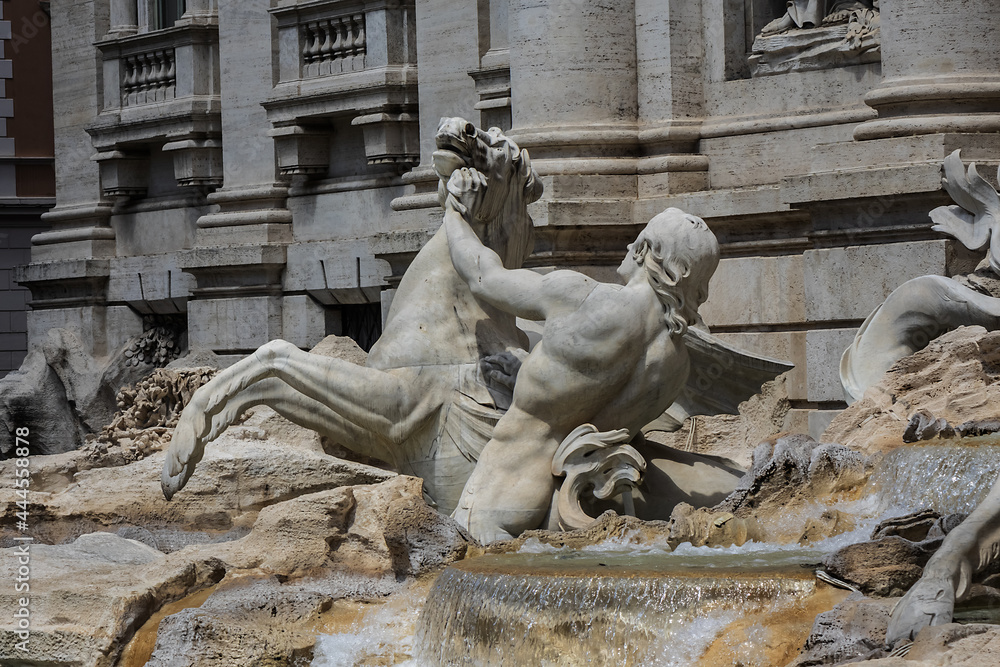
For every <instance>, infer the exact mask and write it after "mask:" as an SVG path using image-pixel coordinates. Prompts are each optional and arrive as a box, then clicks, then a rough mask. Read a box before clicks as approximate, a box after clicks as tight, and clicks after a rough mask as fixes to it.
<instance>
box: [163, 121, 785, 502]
mask: <svg viewBox="0 0 1000 667" xmlns="http://www.w3.org/2000/svg"><path fill="white" fill-rule="evenodd" d="M436 144H437V150H436V151H435V152H434V155H433V162H434V168H435V170H436V172H437V174H438V177H439V201H440V203H441V204H442V206H444V205H445V204H446V203H447V198H448V196H449V193H448V190H447V184H448V183H449V179H451V177H452V175H453V174H454V173H456V171H459V170H462V169H472V170H475V172H476V173H478V174H482V175H483V176H484V178H485V180H486V181H487V182H488V183H489V187H488V188H483V190H482V192H481V194H480V197H479V200H478V201H477V203H476V206H475V213H474V216H473V217H472V218H471V219H470V224H471V225H472V227H474V228H475V232H474V234H475V235H476V237H477V238H478V239H479V240H480V241H481V243H482V244H483V247H485V248H489V249H490V251H491V252H493V253H495V255H496V256H497V257H498V258H499V261H500V262H501V264H502V266H503V267H504V268H505V269H517V268H519V267H520V266H521V264H522V263H523V261H524V260H525V258H526V257H527V256H528V255H529V254H530V253H531V251H532V249H533V236H532V229H533V228H532V222H531V218H530V217H529V215H528V212H527V206H528V204H529V203H531V202H533V201H535V200H537V199H538V198H539V197H540V196H541V194H542V186H541V183H540V181H539V178H538V176H537V174H536V172H535V171H534V170H533V169H532V167H531V163H530V159H529V157H528V154H527V152H526V151H523V150H520V149H519V148H518V146H517V145H516V143H514V142H513V141H511V140H510V139H509V138H507V137H505V136H504V135H503V133H502V132H501V131H500V130H497V129H491V130H490V131H489V132H484V131H483V130H481V129H478V128H476V127H475V126H473V125H472V124H471V123H468V122H466V121H464V120H462V119H460V118H446V119H443V120H442V122H441V125H440V127H439V130H438V133H437V136H436ZM527 344H528V341H527V336H526V335H525V334H524V333H523V332H522V331H521V330H520V329H518V327H517V326H516V323H515V314H514V313H511V312H509V309H507V310H505V309H504V308H502V307H498V305H497V304H496V303H495V302H494V301H491V300H490V299H484V298H481V296H477V295H475V294H474V293H473V291H472V290H470V288H469V285H468V283H467V281H466V280H465V279H463V278H462V277H461V276H460V275H459V273H458V272H457V271H456V268H455V266H454V264H453V263H452V259H451V255H450V250H449V239H448V235H447V233H446V231H445V228H444V227H442V228H441V229H439V230H438V232H437V233H436V234H435V235H434V236H433V238H432V239H431V240H430V241H429V242H428V243H427V244H426V245H425V246H424V247H423V249H421V251H420V252H419V253H418V254H417V256H416V257H415V258H414V260H413V262H412V264H411V265H410V267H409V269H408V270H407V272H406V274H405V275H404V277H403V279H402V281H401V282H400V285H399V288H398V290H397V292H396V295H395V297H394V299H393V304H392V307H391V309H390V311H389V313H388V316H387V322H386V326H385V328H384V332H383V334H382V337H381V338H380V339H379V341H378V342H377V343H376V344H375V346H374V347H373V348H372V350H371V352H370V354H369V356H368V361H367V365H366V366H363V367H362V366H357V365H354V364H351V363H349V362H346V361H342V360H338V359H332V358H327V357H322V356H319V355H313V354H310V353H308V352H304V351H302V350H300V349H298V348H297V347H295V346H294V345H292V344H290V343H287V342H284V341H280V340H278V341H272V342H270V343H267V344H266V345H264V346H262V347H261V348H260V349H258V350H257V351H256V352H255V353H254V354H252V355H250V356H249V357H247V358H245V359H243V360H241V361H239V362H237V363H236V364H234V365H233V366H231V367H230V368H228V369H225V370H223V371H221V372H220V373H219V374H218V375H217V376H216V377H215V378H213V379H212V380H211V381H210V382H209V383H207V384H206V385H204V386H203V387H201V388H200V389H199V390H198V391H197V392H195V394H194V396H193V397H192V399H191V401H190V403H189V404H188V406H187V407H186V408H185V409H184V412H183V413H182V416H181V419H180V421H179V423H178V425H177V428H176V429H175V432H174V435H173V439H172V440H171V443H170V448H169V450H168V452H167V459H166V462H165V465H164V470H163V475H162V487H163V492H164V495H165V496H166V497H167V498H168V499H169V498H170V497H172V496H173V495H174V494H175V493H177V492H178V491H179V490H180V489H181V488H182V487H183V486H184V485H185V483H186V482H187V480H188V479H189V478H190V477H191V475H192V473H193V472H194V469H195V466H196V465H197V464H198V462H199V461H200V460H201V458H202V456H203V454H204V451H205V447H206V445H207V444H209V443H210V442H211V441H212V440H213V439H215V438H216V437H218V435H219V434H220V433H222V432H223V431H224V430H225V429H226V428H227V427H228V426H229V425H230V424H232V423H234V422H235V421H236V420H237V419H238V418H239V416H240V415H241V414H242V413H243V411H245V410H246V409H247V408H249V407H251V406H254V405H260V404H266V405H268V406H270V407H271V408H273V409H274V410H276V411H277V412H278V413H279V414H281V415H283V416H284V417H286V418H287V419H289V420H290V421H292V422H295V423H297V424H299V425H302V426H304V427H306V428H310V429H312V430H315V431H317V432H318V433H320V434H322V435H324V436H327V437H328V438H330V439H331V440H333V441H334V442H336V443H338V444H340V445H343V446H345V447H347V448H349V449H351V450H353V451H356V452H358V453H360V454H364V455H366V456H370V457H374V458H377V459H380V460H383V461H385V462H387V463H389V464H390V465H392V466H394V467H395V468H396V470H398V471H399V472H400V473H403V474H409V475H414V476H418V477H422V478H423V479H424V489H425V492H426V494H427V496H428V498H429V500H430V501H431V502H433V503H435V504H436V506H437V507H438V509H439V510H441V511H442V512H448V513H450V512H452V511H453V510H454V509H455V508H456V507H457V505H458V502H459V498H460V496H461V495H462V492H463V489H464V488H465V486H466V482H467V481H468V479H469V477H470V475H471V474H472V472H473V470H474V469H475V468H476V465H477V461H478V460H479V458H480V455H481V452H482V450H483V448H484V447H485V446H486V445H487V443H488V442H489V441H490V439H491V437H492V436H493V432H494V427H495V426H496V425H497V422H498V421H499V420H500V419H501V417H502V416H503V415H504V414H505V412H507V410H508V408H510V406H511V401H512V396H513V390H514V387H515V379H516V376H517V374H518V369H519V368H520V365H521V361H522V360H523V359H525V358H526V357H527V355H528V352H527ZM684 345H685V347H686V348H687V349H688V351H689V358H690V365H691V368H692V372H691V373H689V374H685V377H686V378H687V382H686V384H684V386H683V387H682V388H681V391H680V392H679V396H678V399H677V401H676V402H675V403H674V405H673V406H672V407H671V412H670V415H672V418H673V419H674V420H676V421H679V420H682V419H683V418H684V417H685V416H686V415H689V414H691V415H695V414H718V413H724V412H730V413H735V411H736V407H737V405H738V404H739V403H740V402H741V401H743V400H746V399H747V398H749V397H750V396H752V395H753V394H755V393H756V392H757V391H759V388H760V385H761V384H762V383H763V382H765V381H767V380H770V379H773V378H774V377H775V376H776V375H778V374H779V373H781V372H784V371H785V370H788V368H790V366H788V365H787V364H783V363H781V362H776V361H773V360H769V359H764V358H761V357H754V356H751V355H746V354H743V353H740V352H739V351H737V350H734V349H732V348H730V347H728V346H726V345H724V344H722V343H721V341H718V340H717V339H714V338H713V337H711V336H710V335H709V334H707V333H705V332H703V331H695V329H694V327H692V328H690V329H689V330H688V333H687V334H685V335H684ZM722 377H725V381H724V382H719V379H720V378H722ZM672 393H677V392H672ZM627 426H628V427H629V428H630V429H631V428H632V424H629V425H627ZM571 458H572V457H569V458H567V459H565V460H564V461H563V464H566V466H568V467H573V466H572V465H569V464H571V463H572V461H571V460H570V459H571ZM546 465H547V466H551V465H552V464H551V463H547V464H546ZM560 465H562V464H560ZM566 466H563V467H566ZM548 474H549V475H551V474H552V473H551V472H549V473H548ZM564 505H565V503H564ZM660 518H663V517H660Z"/></svg>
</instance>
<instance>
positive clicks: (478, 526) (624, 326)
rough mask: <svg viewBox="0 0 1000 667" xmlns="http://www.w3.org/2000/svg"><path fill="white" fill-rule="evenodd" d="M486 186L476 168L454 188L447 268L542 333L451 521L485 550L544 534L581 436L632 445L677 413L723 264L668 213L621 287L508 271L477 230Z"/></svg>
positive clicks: (638, 246) (635, 250)
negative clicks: (608, 436)
mask: <svg viewBox="0 0 1000 667" xmlns="http://www.w3.org/2000/svg"><path fill="white" fill-rule="evenodd" d="M487 187H488V185H487V183H486V177H485V176H483V175H482V174H481V173H479V172H478V171H476V170H474V169H459V170H457V171H456V172H455V173H454V174H453V175H452V177H451V179H450V180H449V182H448V191H449V197H448V201H447V203H446V207H445V222H444V225H445V229H446V231H447V235H448V244H449V247H450V252H451V258H452V262H453V263H454V265H455V269H456V271H457V272H458V274H459V275H460V276H461V277H462V279H463V280H465V281H466V283H468V285H469V288H470V290H471V291H472V293H473V294H474V295H475V296H476V297H477V298H479V299H481V300H482V301H484V302H486V303H489V304H491V305H492V306H495V307H496V308H498V309H500V310H502V311H505V312H508V313H511V314H513V315H516V316H518V317H522V318H525V319H529V320H544V322H545V324H544V329H543V334H542V340H541V342H540V343H539V344H538V345H537V346H535V348H534V349H533V350H532V352H531V353H530V354H529V355H528V356H527V358H526V359H525V361H524V363H523V364H522V366H521V369H520V373H519V375H518V378H517V383H516V385H515V387H514V396H513V403H512V405H511V407H510V409H509V410H508V411H507V413H506V414H505V415H504V416H503V417H502V418H501V419H500V421H499V422H498V423H497V425H496V428H495V429H494V431H493V438H492V439H491V440H490V441H489V442H488V443H487V444H486V446H485V448H484V449H483V451H482V453H481V454H480V457H479V464H478V465H477V466H476V468H475V470H474V471H473V473H472V475H471V476H470V477H469V481H468V482H467V484H466V486H465V489H464V491H463V492H462V496H461V498H460V499H459V504H458V508H457V509H456V510H455V513H454V516H455V518H456V519H457V520H458V521H459V523H461V524H463V525H465V526H466V527H467V528H468V529H469V531H470V532H471V533H472V534H473V536H475V537H476V538H477V539H479V540H480V541H483V542H488V541H492V540H496V539H504V538H509V537H511V536H514V535H517V534H519V533H521V532H522V531H524V530H527V529H531V528H536V527H538V526H539V525H540V524H541V522H542V521H543V520H544V519H545V517H546V515H547V513H548V512H549V508H550V506H551V504H552V496H553V492H554V491H555V488H556V478H554V477H553V475H552V471H551V466H552V458H553V455H554V454H555V452H556V449H557V448H558V447H559V445H560V443H561V442H562V441H563V440H564V438H566V436H568V435H569V434H570V433H571V432H572V431H574V430H575V429H576V428H577V427H579V426H580V425H582V424H585V423H589V424H593V425H594V426H595V427H596V428H597V429H598V430H599V431H609V432H610V431H614V430H617V429H627V431H628V434H629V436H634V435H635V434H637V433H638V432H639V429H640V428H641V427H643V426H645V425H646V424H647V423H649V422H650V421H651V420H653V419H654V418H656V417H657V416H658V415H660V414H661V413H662V412H663V411H664V410H665V409H666V408H667V407H668V406H669V405H670V404H671V403H673V402H674V400H675V399H676V398H677V396H678V394H679V393H680V392H681V390H682V388H683V387H684V384H685V382H686V380H687V376H688V371H689V367H690V365H689V358H688V350H687V348H686V347H685V345H684V342H683V340H682V336H683V335H684V333H685V331H686V330H687V327H688V324H689V323H690V322H693V321H694V320H695V318H696V317H697V313H698V307H699V306H700V305H701V304H702V303H704V301H705V299H707V298H708V282H709V279H710V278H711V277H712V274H713V273H714V272H715V268H716V266H718V263H719V245H718V242H717V241H716V238H715V235H714V234H713V233H712V232H711V230H709V228H708V226H707V225H706V224H705V222H704V221H703V220H701V219H700V218H697V217H695V216H693V215H688V214H686V213H684V212H683V211H680V210H678V209H675V208H671V209H667V210H666V211H664V212H663V213H661V214H660V215H658V216H656V217H655V218H653V219H652V220H651V221H650V222H649V224H648V225H647V226H646V228H645V229H643V231H642V232H641V233H640V234H639V237H638V238H637V239H636V240H635V242H634V243H633V244H631V245H629V247H628V254H627V255H626V257H625V260H624V261H623V262H622V264H621V266H620V267H619V269H618V273H619V275H620V276H621V277H622V278H623V279H624V280H625V283H626V284H625V285H615V284H607V283H600V282H597V281H595V280H592V279H590V278H588V277H587V276H585V275H583V274H581V273H577V272H575V271H565V270H563V271H553V272H552V273H549V274H546V275H539V274H537V273H534V272H532V271H528V270H524V269H517V270H509V269H506V268H504V266H503V263H502V262H501V260H500V258H499V257H498V256H497V254H496V253H495V252H493V251H492V250H490V249H489V248H487V247H486V246H484V245H483V243H482V242H481V241H480V239H479V236H477V234H476V233H475V232H474V231H473V229H472V227H471V226H470V225H474V224H477V223H476V217H477V211H478V208H479V206H480V205H481V203H482V201H483V200H484V198H485V196H486V191H487Z"/></svg>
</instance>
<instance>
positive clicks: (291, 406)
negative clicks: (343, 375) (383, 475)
mask: <svg viewBox="0 0 1000 667" xmlns="http://www.w3.org/2000/svg"><path fill="white" fill-rule="evenodd" d="M256 405H266V406H268V407H269V408H271V409H272V410H274V411H275V412H277V413H278V414H279V415H281V416H282V417H284V418H285V419H287V420H288V421H290V422H292V423H294V424H298V425H299V426H301V427H303V428H307V429H309V430H311V431H315V432H316V433H319V434H320V435H322V436H325V437H327V438H330V439H332V440H334V441H335V442H337V443H338V444H342V445H344V446H345V447H347V448H348V449H350V450H351V451H354V452H357V453H358V454H363V455H364V456H368V457H372V458H376V459H379V460H382V461H385V462H387V463H390V464H393V465H396V461H395V454H394V452H391V451H389V449H388V448H387V447H385V446H384V445H383V444H381V443H380V442H378V441H379V438H378V437H377V435H375V434H372V433H371V432H370V431H367V430H365V429H363V428H361V427H359V426H357V425H356V424H353V423H351V422H349V421H347V420H346V419H344V418H343V417H341V416H340V415H339V414H337V413H336V412H334V411H333V410H331V409H330V408H329V407H327V406H326V405H324V404H323V403H320V402H319V401H316V400H313V399H312V398H309V397H308V396H306V395H304V394H300V393H299V392H297V391H296V390H295V389H293V388H292V387H290V386H288V385H287V384H285V383H284V382H282V381H281V380H279V379H278V378H267V379H264V380H261V381H260V382H257V383H255V384H252V385H250V386H249V387H248V388H247V389H245V390H244V391H242V392H240V393H239V394H237V395H236V397H235V398H233V399H232V400H230V401H229V402H227V403H226V405H225V407H224V408H223V409H222V410H221V411H220V412H218V413H216V414H215V415H214V416H213V417H212V426H211V429H210V430H209V432H208V435H207V436H206V437H205V442H212V441H213V440H215V439H216V438H217V437H219V435H221V434H222V432H223V431H225V430H226V428H228V427H229V425H231V424H233V423H235V422H236V420H237V419H239V417H240V415H242V414H243V413H244V412H246V411H247V410H249V409H250V408H252V407H254V406H256Z"/></svg>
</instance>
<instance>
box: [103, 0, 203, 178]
mask: <svg viewBox="0 0 1000 667" xmlns="http://www.w3.org/2000/svg"><path fill="white" fill-rule="evenodd" d="M203 4H204V3H203ZM190 5H191V7H195V3H190ZM206 7H207V9H206ZM201 9H202V10H204V11H202V12H201V13H197V12H194V11H192V12H191V13H190V15H189V14H185V15H184V17H183V18H182V20H179V21H178V22H177V23H176V24H175V25H174V26H172V27H170V28H166V29H163V30H148V29H147V30H145V31H140V32H135V29H134V27H129V26H126V27H125V28H121V27H120V26H119V27H117V28H116V29H114V30H112V31H111V32H110V33H109V34H108V37H107V39H105V40H102V41H100V42H98V43H97V47H98V49H100V52H101V55H102V57H103V59H104V77H103V86H104V87H103V90H102V91H100V92H101V93H102V94H103V95H102V97H103V101H104V108H103V110H102V111H101V113H100V114H98V116H97V118H95V119H94V122H93V123H92V124H91V125H90V127H88V128H87V131H88V132H89V133H90V135H91V139H92V140H93V143H94V147H95V148H96V149H97V156H96V157H95V159H96V160H97V161H98V162H99V163H100V165H101V182H102V187H103V189H104V194H105V196H108V197H115V198H135V197H142V196H143V195H144V194H145V191H146V186H147V184H146V180H147V172H148V161H149V159H150V156H151V154H152V153H153V152H156V151H162V152H164V153H169V154H170V156H171V157H172V158H173V163H174V177H175V179H176V181H177V184H178V185H179V186H182V187H188V186H194V187H196V188H200V189H209V190H210V189H213V188H215V187H218V186H219V185H221V184H222V112H221V101H220V90H219V46H218V45H219V29H218V23H217V18H216V15H215V13H214V11H210V9H211V5H210V4H206V5H205V6H203V7H202V8H201ZM129 20H131V18H129Z"/></svg>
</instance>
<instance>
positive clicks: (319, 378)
mask: <svg viewBox="0 0 1000 667" xmlns="http://www.w3.org/2000/svg"><path fill="white" fill-rule="evenodd" d="M399 375H400V376H402V375H406V374H405V373H403V372H400V373H399ZM410 375H414V374H413V373H410ZM416 375H419V371H417V372H416ZM267 378H276V379H278V380H280V381H281V382H282V383H283V384H286V385H288V387H289V388H290V390H289V391H287V392H286V391H284V390H282V394H281V397H282V398H283V399H284V401H285V405H286V407H285V410H286V412H288V413H289V414H294V415H298V416H299V418H300V419H302V420H306V419H307V416H306V415H305V412H306V411H307V410H308V409H309V408H310V407H314V406H315V404H316V403H319V404H321V405H323V406H325V408H326V409H325V410H322V411H320V412H319V415H325V416H326V417H330V413H333V414H334V415H337V419H342V420H343V422H341V423H345V422H349V423H351V424H353V425H354V426H356V427H359V428H360V429H362V430H365V431H371V432H374V433H376V434H378V435H380V436H382V437H383V438H386V439H388V440H390V441H393V442H399V441H401V440H403V439H404V438H405V437H406V436H407V434H408V433H409V432H411V431H412V429H413V428H414V427H415V425H416V424H418V423H420V422H421V421H423V420H424V419H425V418H426V417H427V416H428V415H429V414H430V412H431V410H432V408H433V405H434V401H435V396H434V395H433V394H434V392H432V391H427V390H426V388H423V387H421V386H420V383H419V382H417V377H416V376H414V377H405V378H404V377H397V374H394V373H392V372H387V371H380V370H376V369H372V368H366V367H364V366H358V365H355V364H352V363H350V362H347V361H343V360H341V359H333V358H329V357H323V356H319V355H315V354H310V353H308V352H303V351H302V350H300V349H298V348H297V347H295V346H294V345H292V344H291V343H287V342H285V341H280V340H279V341H272V342H271V343H268V344H267V345H264V346H262V347H261V348H260V349H258V350H257V351H256V352H255V353H254V354H252V355H250V356H249V357H247V358H245V359H242V360H241V361H239V362H237V363H236V364H233V365H232V366H230V367H229V368H227V369H225V370H223V371H221V372H220V373H219V374H218V375H216V376H215V377H214V378H213V379H212V380H211V381H210V382H208V383H207V384H205V385H204V386H202V387H201V388H200V389H198V391H196V392H195V394H194V396H193V397H192V398H191V401H190V403H189V404H188V406H187V407H186V408H185V409H184V412H183V413H182V414H181V419H180V421H179V423H178V425H177V428H176V429H175V430H174V435H173V438H172V440H171V443H170V449H169V451H168V453H167V460H166V462H165V465H164V470H163V477H162V486H163V492H164V495H166V496H167V498H170V497H171V496H172V495H173V494H174V493H176V491H177V490H179V489H180V488H182V487H183V486H184V484H186V483H187V480H188V479H189V478H190V476H191V473H192V472H193V471H194V466H195V465H197V463H198V462H199V461H200V460H201V458H202V456H203V455H204V448H205V445H206V444H207V442H209V441H210V440H211V438H210V437H208V436H213V437H214V435H217V434H218V433H221V431H222V430H224V429H225V427H226V426H228V425H229V424H230V423H232V422H233V421H234V420H235V419H236V418H238V417H239V414H240V413H241V412H242V410H243V409H246V407H249V405H250V403H249V402H248V401H249V400H257V399H259V398H260V396H254V395H253V394H249V395H248V397H247V400H246V401H237V402H236V404H235V405H234V406H231V408H230V409H227V405H229V403H230V402H231V401H233V400H234V399H236V397H237V396H239V394H241V393H243V392H244V391H246V390H247V389H248V388H249V387H251V386H252V385H254V384H255V383H257V382H260V381H261V380H265V379H267ZM299 395H304V398H306V399H311V400H301V398H302V397H300V396H299ZM437 398H438V403H440V400H439V399H440V397H437ZM296 402H299V403H301V404H302V406H301V407H299V408H294V407H291V406H292V405H293V404H295V403H296ZM241 405H242V408H241ZM313 419H314V421H315V420H319V421H320V422H324V420H325V423H326V424H327V425H329V424H331V423H333V422H335V421H337V420H335V419H333V418H330V419H325V417H323V416H320V417H314V418H313ZM380 458H381V457H380Z"/></svg>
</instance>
